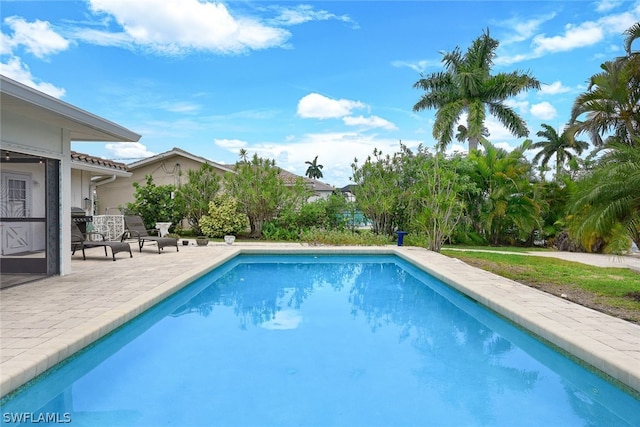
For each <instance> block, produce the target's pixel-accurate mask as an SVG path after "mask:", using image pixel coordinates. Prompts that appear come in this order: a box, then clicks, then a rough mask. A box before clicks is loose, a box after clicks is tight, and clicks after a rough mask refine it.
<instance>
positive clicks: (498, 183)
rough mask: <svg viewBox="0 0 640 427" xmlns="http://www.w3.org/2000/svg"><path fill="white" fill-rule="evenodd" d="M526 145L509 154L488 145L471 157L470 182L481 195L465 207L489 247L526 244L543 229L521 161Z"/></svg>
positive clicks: (526, 166) (527, 167) (527, 168)
mask: <svg viewBox="0 0 640 427" xmlns="http://www.w3.org/2000/svg"><path fill="white" fill-rule="evenodd" d="M528 144H529V142H528V141H525V144H523V145H522V146H521V147H518V148H517V149H515V150H513V151H512V152H510V153H508V152H507V151H506V150H503V149H500V148H496V147H495V146H493V145H491V144H485V145H484V152H482V151H480V150H477V151H474V152H472V153H471V154H470V156H469V160H470V161H471V162H472V163H474V166H475V167H474V169H473V170H472V171H471V180H472V181H473V182H474V183H475V184H476V186H477V188H478V189H479V190H480V192H474V193H473V194H470V195H469V200H468V201H467V206H468V209H469V213H470V215H471V216H472V218H473V221H474V223H475V228H476V230H477V231H479V232H480V233H481V234H483V235H484V236H486V239H487V240H488V241H489V242H490V243H491V244H505V243H507V244H513V243H517V242H525V241H529V240H530V239H531V237H532V235H533V232H534V231H535V230H539V229H540V228H541V226H542V221H541V212H542V209H541V205H540V204H539V203H538V201H537V200H536V199H535V191H534V187H533V184H532V181H533V177H532V171H531V165H530V164H529V163H528V162H527V161H526V159H525V158H524V155H523V153H524V151H525V150H526V149H527V148H528Z"/></svg>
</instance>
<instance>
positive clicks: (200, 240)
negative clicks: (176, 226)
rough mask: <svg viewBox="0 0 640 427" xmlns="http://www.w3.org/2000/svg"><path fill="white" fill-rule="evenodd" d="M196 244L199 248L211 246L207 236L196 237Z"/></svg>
mask: <svg viewBox="0 0 640 427" xmlns="http://www.w3.org/2000/svg"><path fill="white" fill-rule="evenodd" d="M196 243H197V244H198V246H207V245H208V244H209V238H208V237H207V236H198V237H196Z"/></svg>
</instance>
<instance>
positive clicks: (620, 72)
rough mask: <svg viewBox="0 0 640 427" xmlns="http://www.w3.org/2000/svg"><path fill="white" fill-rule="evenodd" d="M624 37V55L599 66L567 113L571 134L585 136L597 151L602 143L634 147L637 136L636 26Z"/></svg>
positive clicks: (639, 67) (639, 27)
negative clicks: (583, 134) (633, 46)
mask: <svg viewBox="0 0 640 427" xmlns="http://www.w3.org/2000/svg"><path fill="white" fill-rule="evenodd" d="M625 34H626V35H627V37H626V38H625V52H626V53H627V55H626V56H622V57H619V58H616V59H614V60H612V61H607V62H605V63H604V64H602V65H601V66H600V68H601V69H602V71H601V72H599V73H597V74H595V75H593V76H591V78H590V79H589V86H588V88H587V92H585V93H583V94H581V95H579V96H578V97H577V98H576V100H575V101H574V103H573V108H572V110H571V121H570V124H571V127H572V129H573V131H574V132H575V133H587V134H588V135H589V136H590V138H591V141H592V142H593V144H594V145H596V146H597V147H602V146H603V145H604V143H605V141H617V142H619V143H622V144H627V145H631V146H636V137H637V136H638V135H640V52H637V51H635V52H634V51H632V49H631V47H632V46H631V45H632V43H633V41H634V40H636V39H637V38H639V37H640V24H636V25H634V26H632V27H631V28H629V29H628V30H627V31H625ZM603 138H605V139H603Z"/></svg>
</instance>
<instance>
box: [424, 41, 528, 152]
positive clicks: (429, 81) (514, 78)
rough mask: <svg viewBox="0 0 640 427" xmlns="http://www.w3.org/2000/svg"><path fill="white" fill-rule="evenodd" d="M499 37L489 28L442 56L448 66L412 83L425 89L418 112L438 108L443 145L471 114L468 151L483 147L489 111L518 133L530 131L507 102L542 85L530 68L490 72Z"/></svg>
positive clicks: (437, 133) (438, 132)
mask: <svg viewBox="0 0 640 427" xmlns="http://www.w3.org/2000/svg"><path fill="white" fill-rule="evenodd" d="M498 45H499V42H498V41H497V40H495V39H493V38H491V37H490V36H489V30H487V31H485V32H484V33H483V35H482V36H480V37H479V38H477V39H476V40H475V41H474V42H473V44H472V45H471V46H470V47H469V48H468V49H467V52H466V53H464V54H463V53H462V52H461V50H460V48H459V47H456V48H455V49H454V50H453V52H448V53H445V54H444V55H443V58H442V63H443V64H444V67H445V71H440V72H436V73H432V74H429V75H427V76H422V78H421V79H420V80H418V81H417V82H416V83H415V84H414V85H413V87H415V88H417V89H423V90H424V91H425V92H426V93H425V94H424V95H422V97H421V98H420V100H419V101H418V102H417V103H416V104H415V105H414V106H413V111H415V112H418V111H422V110H426V109H431V108H436V109H437V110H438V111H437V113H436V119H435V123H434V125H433V136H434V138H435V139H436V140H437V141H438V144H439V145H440V148H444V147H446V146H447V145H448V144H449V143H450V142H451V141H452V140H453V138H454V133H455V130H456V124H457V123H458V121H459V120H460V118H461V116H462V114H463V113H467V114H468V117H467V125H466V126H465V128H466V136H467V139H468V141H469V152H471V151H473V150H476V149H477V148H478V142H479V141H480V140H481V139H482V138H483V130H484V129H485V126H484V121H485V118H486V115H487V111H488V112H489V114H491V115H492V116H494V117H496V118H497V119H498V120H499V121H500V123H502V124H503V125H504V126H505V127H506V128H507V129H508V130H509V131H510V132H511V133H512V134H513V135H515V136H517V137H525V136H527V135H528V134H529V131H528V129H527V126H526V123H525V121H524V120H523V119H522V117H520V116H519V115H518V114H517V113H516V112H515V111H514V110H513V109H512V108H510V107H508V106H507V105H505V103H504V101H505V100H506V99H508V98H510V97H512V96H515V95H517V94H519V93H520V92H522V91H524V90H528V89H539V88H540V82H539V81H538V80H537V79H535V78H534V77H532V76H530V75H529V74H528V73H522V72H518V71H514V72H511V73H498V74H495V75H492V74H491V67H492V65H493V58H494V57H495V56H496V53H495V52H496V49H497V48H498Z"/></svg>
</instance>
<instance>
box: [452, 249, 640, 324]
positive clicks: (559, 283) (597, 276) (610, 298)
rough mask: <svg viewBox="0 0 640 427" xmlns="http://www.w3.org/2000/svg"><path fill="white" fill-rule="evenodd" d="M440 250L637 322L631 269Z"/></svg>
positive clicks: (639, 281) (639, 301)
mask: <svg viewBox="0 0 640 427" xmlns="http://www.w3.org/2000/svg"><path fill="white" fill-rule="evenodd" d="M485 249H487V248H485ZM442 254H444V255H447V256H450V257H452V258H458V259H460V260H462V261H464V262H466V263H467V264H470V265H474V266H476V267H479V268H482V269H484V270H487V271H491V272H493V273H495V274H498V275H500V276H503V277H506V278H509V279H512V280H515V281H517V282H520V283H523V284H525V285H529V286H532V287H536V288H539V289H542V290H544V291H546V292H550V293H553V294H555V295H561V294H566V295H567V296H568V298H569V299H570V300H572V301H575V302H578V303H580V304H583V305H586V306H590V307H592V308H594V309H597V310H600V311H604V312H607V313H609V314H613V315H616V316H618V317H622V318H625V319H627V320H631V321H634V322H640V273H638V272H635V271H633V270H630V269H627V268H602V267H594V266H589V265H585V264H581V263H577V262H570V261H564V260H559V259H555V258H546V257H544V258H543V257H536V256H526V255H517V254H516V253H514V254H513V255H511V254H498V253H491V252H474V251H457V250H456V251H453V250H447V249H443V250H442Z"/></svg>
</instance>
